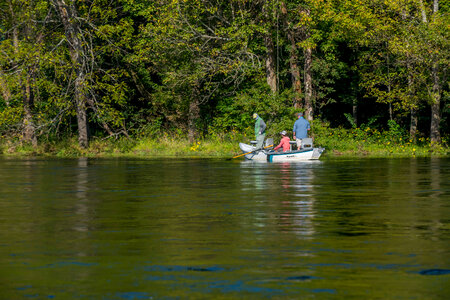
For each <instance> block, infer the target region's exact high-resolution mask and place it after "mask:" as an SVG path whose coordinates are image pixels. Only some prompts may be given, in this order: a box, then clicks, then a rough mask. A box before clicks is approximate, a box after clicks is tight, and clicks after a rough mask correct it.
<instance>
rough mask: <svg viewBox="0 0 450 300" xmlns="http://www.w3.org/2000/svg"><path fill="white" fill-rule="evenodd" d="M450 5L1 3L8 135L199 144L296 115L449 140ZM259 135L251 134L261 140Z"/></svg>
mask: <svg viewBox="0 0 450 300" xmlns="http://www.w3.org/2000/svg"><path fill="white" fill-rule="evenodd" d="M449 9H450V1H449V0H445V1H443V0H441V1H439V0H432V1H430V0H271V1H269V0H228V1H222V0H220V1H219V0H153V1H144V0H116V1H107V0H85V1H81V0H80V1H74V0H2V1H1V2H0V135H1V136H2V138H3V139H20V140H21V141H23V142H26V143H30V144H32V145H34V146H36V145H38V144H39V143H40V142H42V141H47V140H51V139H63V138H66V137H72V136H76V137H77V139H78V143H79V145H80V146H81V147H83V148H87V147H89V141H90V140H91V139H92V138H94V137H102V138H108V137H115V138H117V137H120V136H126V137H130V138H139V137H140V136H158V135H159V134H161V133H162V132H171V133H173V134H176V135H178V136H185V137H186V138H188V139H189V140H190V141H194V140H196V139H199V138H204V137H207V136H211V135H217V134H220V133H225V132H230V131H245V130H246V129H248V127H249V126H253V122H254V121H253V120H252V117H251V115H252V113H253V112H257V113H258V114H260V115H261V116H262V117H263V119H264V120H265V121H266V123H267V124H268V125H269V127H270V128H271V129H272V130H274V132H275V131H276V130H281V129H291V125H290V124H292V122H293V121H294V120H295V117H294V114H295V112H299V111H303V112H304V113H305V116H306V118H307V119H309V120H310V121H311V122H321V123H326V124H328V126H329V127H330V128H359V127H361V126H366V127H367V128H376V129H378V130H380V131H382V130H386V129H389V128H393V126H397V127H396V128H400V129H401V130H403V131H404V132H406V133H407V135H408V136H409V138H410V139H411V140H412V141H415V140H417V139H419V138H429V139H430V141H431V142H434V143H441V142H442V141H443V140H444V142H445V140H446V139H448V135H449V132H450V130H449V129H450V124H449V123H450V122H449V117H450V104H449V103H450V101H449V85H448V79H447V75H448V66H449V53H450V51H449V40H450V39H449V32H450V18H449ZM250 132H251V129H250Z"/></svg>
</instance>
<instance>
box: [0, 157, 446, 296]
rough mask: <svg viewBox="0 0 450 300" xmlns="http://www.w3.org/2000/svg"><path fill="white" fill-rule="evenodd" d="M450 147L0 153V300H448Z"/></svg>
mask: <svg viewBox="0 0 450 300" xmlns="http://www.w3.org/2000/svg"><path fill="white" fill-rule="evenodd" d="M449 294H450V159H355V160H324V161H315V162H304V163H253V162H245V161H242V160H232V161H227V160H209V159H186V160H174V159H172V160H169V159H164V160H129V159H74V160H72V159H67V160H66V159H58V160H50V159H41V158H37V159H5V158H4V159H0V298H1V299H30V298H31V299H73V298H76V299H269V298H271V299H299V298H301V299H303V298H318V299H445V298H447V299H448V295H449Z"/></svg>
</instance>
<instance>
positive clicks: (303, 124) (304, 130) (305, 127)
mask: <svg viewBox="0 0 450 300" xmlns="http://www.w3.org/2000/svg"><path fill="white" fill-rule="evenodd" d="M297 118H298V119H297V121H295V123H294V128H293V129H292V132H293V138H294V140H295V141H296V142H297V149H299V150H300V149H301V147H302V139H304V138H307V137H308V131H309V130H310V129H311V126H310V125H309V122H308V120H306V119H305V118H303V113H301V112H300V113H298V114H297Z"/></svg>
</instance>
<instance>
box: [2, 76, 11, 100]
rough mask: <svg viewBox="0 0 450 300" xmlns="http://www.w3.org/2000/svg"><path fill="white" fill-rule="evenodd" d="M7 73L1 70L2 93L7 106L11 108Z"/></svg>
mask: <svg viewBox="0 0 450 300" xmlns="http://www.w3.org/2000/svg"><path fill="white" fill-rule="evenodd" d="M5 78H6V77H5V73H4V72H3V70H2V69H1V68H0V91H1V93H2V97H3V99H4V100H5V102H6V106H9V100H10V99H11V90H10V89H9V86H8V83H7V82H6V79H5Z"/></svg>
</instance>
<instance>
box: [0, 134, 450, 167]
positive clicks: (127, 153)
mask: <svg viewBox="0 0 450 300" xmlns="http://www.w3.org/2000/svg"><path fill="white" fill-rule="evenodd" d="M314 129H315V130H314V132H312V136H313V138H314V145H315V146H320V147H324V148H325V149H326V151H325V152H324V154H323V158H324V159H326V158H336V157H431V156H433V157H444V156H448V155H449V148H448V146H447V143H446V141H445V140H444V142H443V143H442V144H432V143H430V141H429V140H428V139H425V138H419V139H418V140H417V141H416V142H414V141H412V140H409V139H407V138H405V137H404V136H403V135H402V134H398V133H395V132H393V131H387V132H384V133H383V132H380V131H378V130H376V129H371V128H354V129H342V128H341V129H332V130H331V129H329V128H326V127H323V126H322V127H321V126H315V128H314ZM268 137H274V140H275V143H277V142H278V141H279V136H277V135H276V134H268ZM240 141H243V142H249V141H250V138H249V137H248V136H246V135H245V134H238V133H236V132H230V133H227V134H223V135H220V136H217V135H216V136H210V137H209V138H204V139H199V140H197V141H195V142H194V143H190V142H189V141H188V140H187V139H186V138H185V137H180V136H175V135H170V134H166V135H163V136H161V137H159V138H150V137H141V138H139V139H129V138H125V137H121V138H119V139H97V138H94V139H92V140H91V142H90V146H89V148H88V149H82V148H80V147H79V146H78V143H77V139H76V138H67V139H64V140H61V141H45V142H40V143H39V145H38V146H37V147H32V146H31V145H29V144H25V143H22V142H21V141H20V140H19V139H3V140H2V142H0V153H1V154H3V155H6V156H51V157H135V158H151V157H205V158H206V157H210V158H214V157H217V158H228V157H233V156H234V155H237V154H240V153H241V152H240V150H239V146H238V143H239V142H240Z"/></svg>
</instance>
